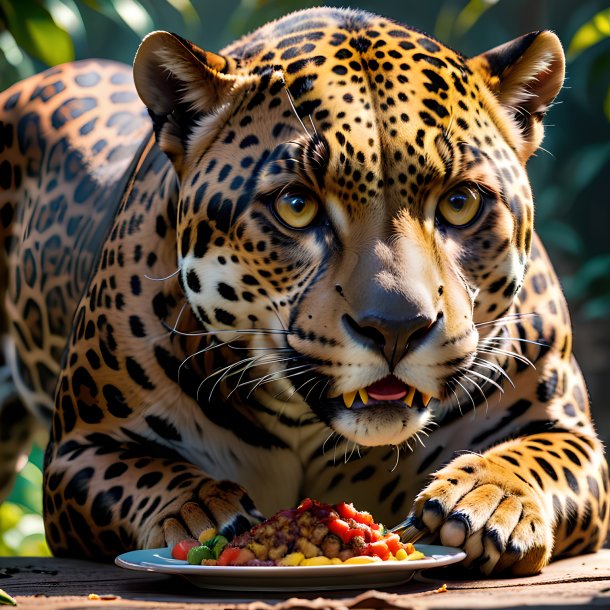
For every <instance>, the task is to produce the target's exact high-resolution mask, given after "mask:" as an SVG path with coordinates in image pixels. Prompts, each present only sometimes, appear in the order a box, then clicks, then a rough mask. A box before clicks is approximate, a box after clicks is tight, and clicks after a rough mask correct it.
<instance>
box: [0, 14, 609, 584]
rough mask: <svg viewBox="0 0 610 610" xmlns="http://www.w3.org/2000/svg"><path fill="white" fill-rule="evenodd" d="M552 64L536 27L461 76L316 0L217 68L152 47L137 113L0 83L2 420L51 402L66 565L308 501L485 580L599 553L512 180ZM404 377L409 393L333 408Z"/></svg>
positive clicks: (590, 487)
mask: <svg viewBox="0 0 610 610" xmlns="http://www.w3.org/2000/svg"><path fill="white" fill-rule="evenodd" d="M563 70H564V60H563V53H562V51H561V47H560V45H559V42H558V40H557V38H556V37H555V35H554V34H552V33H550V32H534V33H531V34H528V35H526V36H524V37H522V38H519V39H516V40H515V41H512V42H509V43H507V44H506V45H504V46H502V47H498V48H496V49H493V50H491V51H489V52H487V53H484V54H482V55H480V56H478V57H474V58H472V59H466V58H464V57H463V56H461V55H460V54H458V53H456V52H454V51H452V50H450V49H448V48H447V47H445V46H443V45H442V44H441V43H440V42H438V41H436V40H434V39H432V38H430V37H429V36H426V35H425V34H422V33H421V32H418V31H417V30H413V29H410V28H407V27H405V26H403V25H400V24H398V23H395V22H392V21H390V20H387V19H384V18H381V17H378V16H375V15H372V14H369V13H364V12H361V11H352V10H347V9H330V8H324V9H311V10H306V11H302V12H298V13H293V14H291V15H288V16H287V17H285V18H284V19H281V20H279V21H276V22H272V23H270V24H268V25H266V26H264V27H263V28H261V29H259V30H257V31H255V32H254V33H252V34H250V35H248V36H247V37H245V38H243V39H241V40H238V41H237V42H235V43H234V44H232V45H230V46H229V47H228V48H226V49H225V50H224V51H223V52H222V53H221V54H214V53H211V52H207V51H203V50H201V49H199V48H198V47H196V46H194V45H193V44H191V43H189V42H188V41H186V40H184V39H182V38H180V37H179V36H177V35H174V34H169V33H167V32H156V33H153V34H151V35H150V36H148V37H147V38H146V39H145V40H144V41H143V43H142V45H141V47H140V49H139V51H138V53H137V56H136V59H135V63H134V81H135V88H136V90H137V93H138V94H139V97H140V98H141V100H142V101H143V102H144V104H145V106H146V107H147V109H148V113H149V115H150V119H151V122H149V121H148V120H147V119H146V118H145V117H144V113H143V111H144V108H143V106H142V103H141V102H140V101H139V100H137V99H136V95H135V92H134V88H133V87H134V84H133V83H132V81H131V79H130V77H129V73H128V70H127V68H125V67H123V66H120V65H117V64H112V63H100V62H86V63H77V64H71V65H67V66H62V67H60V68H56V69H53V70H51V71H48V72H46V73H43V74H42V75H40V76H37V77H34V78H32V79H29V80H27V81H24V82H23V83H20V84H18V85H16V86H15V87H13V88H11V89H9V90H8V91H6V92H5V93H4V94H2V97H1V98H0V113H1V114H0V120H1V121H2V123H1V125H0V127H1V129H0V135H1V136H2V140H1V142H0V186H1V187H2V191H1V192H0V197H1V201H0V223H1V231H2V233H1V235H2V243H3V245H4V248H3V250H2V252H3V257H4V261H3V264H2V269H3V273H4V274H5V276H6V277H7V281H6V284H5V285H6V295H5V305H4V310H3V317H2V319H3V324H4V326H3V330H4V331H5V363H6V366H7V367H8V368H9V369H10V372H11V373H12V380H13V381H12V382H10V383H11V384H13V385H12V386H11V385H8V386H7V387H8V389H9V390H10V391H8V392H7V395H6V398H5V399H4V402H3V403H2V411H1V412H0V416H2V417H4V418H7V420H9V419H10V416H8V414H9V413H23V414H26V413H34V414H36V415H38V418H39V419H42V420H44V419H45V418H49V417H50V413H51V405H52V401H53V396H54V398H55V409H54V414H53V416H52V428H51V430H52V431H51V440H50V444H49V448H48V451H47V455H46V465H45V501H44V505H45V506H44V508H45V522H46V528H47V535H48V540H49V543H50V545H51V548H52V549H53V551H54V552H55V553H57V554H60V555H80V556H93V557H96V558H99V557H112V556H113V555H114V554H116V553H118V552H121V551H124V550H125V549H130V548H137V547H155V546H161V545H164V544H166V543H171V542H172V541H174V540H175V539H176V538H178V537H181V536H186V535H187V534H189V533H190V534H194V535H197V534H198V533H199V532H200V531H201V530H202V529H203V528H204V527H208V526H209V525H215V526H217V527H219V529H220V530H221V531H223V532H224V533H226V534H228V535H231V534H232V533H234V532H238V531H242V530H244V529H245V528H247V527H249V525H250V524H251V523H254V522H256V521H257V520H258V519H260V518H261V513H262V514H270V513H272V512H274V511H275V510H277V509H279V508H281V507H287V506H291V505H294V504H295V503H296V502H297V501H298V500H299V499H300V498H301V497H303V496H305V495H310V496H313V497H316V498H319V499H320V500H323V501H338V500H342V499H347V500H352V501H354V502H355V503H356V504H357V505H358V506H359V507H362V508H366V509H369V510H371V511H372V512H373V513H374V514H375V515H376V516H377V517H378V518H380V519H381V520H383V521H384V522H386V523H388V524H393V523H397V522H399V521H401V520H402V519H404V517H405V516H406V515H407V514H410V515H411V518H410V524H411V525H410V530H409V531H410V532H420V533H425V534H427V535H428V536H429V537H430V538H431V539H434V538H437V539H440V540H441V541H442V542H444V543H448V544H454V545H458V546H463V547H464V548H465V549H466V550H467V552H468V559H467V563H468V564H470V565H472V566H474V567H476V568H478V569H480V570H481V571H483V572H485V573H490V572H492V571H494V570H496V571H506V570H510V571H512V572H513V573H516V574H524V573H534V572H536V571H539V570H540V569H541V568H542V567H543V566H544V565H545V564H546V563H547V562H548V561H549V560H550V559H551V557H555V556H559V555H563V554H576V553H582V552H586V551H591V550H594V549H596V548H598V547H599V546H600V545H601V544H602V542H603V541H604V538H605V535H606V530H607V527H608V481H607V467H606V463H605V460H604V456H603V449H602V447H601V444H600V442H599V440H598V439H597V436H596V434H595V431H594V427H593V423H592V421H591V417H590V412H589V404H588V399H587V392H586V388H585V385H584V382H583V380H582V377H581V374H580V371H579V369H578V366H577V364H576V362H575V360H574V358H573V356H572V353H571V329H570V321H569V316H568V312H567V308H566V304H565V301H564V298H563V296H562V293H561V289H560V286H559V284H558V281H557V278H556V277H555V274H554V272H553V269H552V266H551V264H550V262H549V261H548V259H547V257H546V254H545V252H544V250H543V247H542V245H541V244H540V242H539V240H538V238H537V237H536V235H535V233H534V230H533V204H532V193H531V189H530V186H529V182H528V179H527V174H526V171H525V165H526V162H527V160H528V158H529V157H530V156H531V155H532V154H533V153H534V151H535V150H536V149H537V148H538V146H539V144H540V141H541V139H542V135H543V128H542V118H543V116H544V114H545V112H546V111H547V109H548V107H549V106H550V104H551V103H552V101H553V99H554V97H555V95H556V94H557V92H558V91H559V89H560V87H561V83H562V80H563ZM459 188H466V189H468V192H469V193H475V194H476V197H477V198H478V200H479V201H480V205H479V207H478V212H477V213H476V215H474V216H473V217H472V218H470V219H469V221H468V222H467V223H464V224H463V225H460V226H457V225H456V224H455V223H454V224H451V223H449V222H448V221H447V220H446V218H445V217H444V216H442V215H441V214H439V206H440V203H439V202H440V201H442V200H443V198H445V197H447V196H448V195H451V194H452V193H455V192H456V189H459ZM460 192H462V191H460ZM473 196H474V195H473ZM282 197H288V200H289V201H292V202H295V201H296V205H297V208H298V209H301V208H302V207H303V206H314V207H313V208H311V209H314V210H316V212H315V216H314V217H313V220H311V221H310V222H308V224H307V226H305V227H302V228H294V226H292V225H290V224H289V223H287V222H286V221H285V220H283V219H282V218H281V217H280V215H279V212H278V207H277V205H278V201H279V200H280V199H281V198H282ZM295 209H296V208H295ZM66 341H67V345H66ZM64 348H65V350H64ZM62 353H63V355H62ZM390 374H392V375H393V376H394V378H396V379H399V380H400V382H401V383H403V384H406V386H405V387H409V388H413V389H414V390H417V392H416V393H415V396H416V398H415V399H412V401H413V402H412V406H411V407H407V406H406V405H405V404H404V403H398V402H396V401H380V400H376V399H375V400H370V401H369V403H368V404H366V405H365V404H364V399H362V402H358V401H357V402H356V405H355V406H354V407H352V408H351V409H348V408H347V407H346V405H345V403H344V401H343V400H342V399H341V395H342V394H345V393H347V394H350V393H351V394H353V393H354V392H356V391H358V390H360V389H363V388H366V387H369V386H371V384H374V383H375V382H378V381H379V380H380V379H382V378H385V377H387V376H388V375H390ZM56 379H57V380H58V381H57V385H55V380H56ZM13 386H14V387H13ZM425 396H431V397H432V399H431V401H430V402H429V404H428V405H427V406H425V403H426V402H427V399H425V398H424V397H425ZM25 417H26V416H25V415H24V416H23V417H21V416H20V417H15V418H13V419H14V421H11V429H14V430H15V431H16V430H18V429H19V426H21V429H22V430H24V432H23V433H21V434H16V435H11V436H10V438H11V439H12V441H11V444H10V453H11V456H12V458H11V459H12V460H13V461H15V460H16V459H17V455H18V454H19V452H20V451H21V450H22V449H23V448H24V447H26V446H27V444H28V442H29V441H30V431H31V428H32V426H24V425H23V422H24V418H25ZM27 417H30V416H27ZM7 436H8V435H7ZM6 463H7V464H9V462H8V461H7V462H6ZM9 465H10V464H9ZM10 476H12V472H11V469H10V468H9V469H8V470H6V471H5V473H4V477H5V478H9V477H10ZM245 490H247V492H246V491H245ZM259 511H260V512H259Z"/></svg>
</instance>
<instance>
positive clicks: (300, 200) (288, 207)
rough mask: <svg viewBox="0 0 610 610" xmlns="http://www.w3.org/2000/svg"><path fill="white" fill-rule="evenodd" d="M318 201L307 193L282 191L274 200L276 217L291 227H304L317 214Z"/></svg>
mask: <svg viewBox="0 0 610 610" xmlns="http://www.w3.org/2000/svg"><path fill="white" fill-rule="evenodd" d="M319 207H320V206H319V205H318V202H317V201H316V200H315V199H314V198H313V197H311V196H308V195H297V194H294V193H284V194H283V195H281V196H280V197H278V198H277V199H276V200H275V203H274V210H275V213H276V215H277V217H278V218H279V219H280V220H281V221H282V222H283V223H284V224H285V225H287V226H289V227H290V228H292V229H305V228H306V227H308V226H309V225H310V224H311V223H312V222H313V221H314V220H315V218H316V216H317V215H318V208H319Z"/></svg>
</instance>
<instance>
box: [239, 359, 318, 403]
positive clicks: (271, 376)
mask: <svg viewBox="0 0 610 610" xmlns="http://www.w3.org/2000/svg"><path fill="white" fill-rule="evenodd" d="M304 368H306V369H309V370H313V369H314V368H315V366H314V365H313V364H300V365H298V366H293V367H289V368H287V369H284V370H282V371H277V372H274V373H269V374H268V375H265V376H264V377H261V378H260V379H259V380H258V383H256V385H255V386H254V387H253V388H252V389H251V390H250V391H249V392H248V394H247V395H246V398H247V399H248V398H250V396H251V395H252V392H254V391H255V390H256V389H257V388H258V387H260V386H261V385H263V384H265V383H269V382H271V381H282V380H283V379H290V378H291V377H295V376H296V375H301V374H302V373H303V371H301V372H300V373H293V374H292V375H284V376H282V377H274V375H277V374H279V373H288V372H289V371H295V370H299V369H304ZM250 383H251V381H246V382H244V384H243V385H248V384H250Z"/></svg>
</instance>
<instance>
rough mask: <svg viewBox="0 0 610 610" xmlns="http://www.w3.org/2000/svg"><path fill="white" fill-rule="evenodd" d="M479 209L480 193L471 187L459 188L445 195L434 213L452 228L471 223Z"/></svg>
mask: <svg viewBox="0 0 610 610" xmlns="http://www.w3.org/2000/svg"><path fill="white" fill-rule="evenodd" d="M480 208H481V193H480V192H479V191H478V189H476V188H474V187H472V186H459V187H457V188H455V189H453V190H452V191H449V192H448V193H445V194H444V195H443V196H442V197H441V199H440V201H439V202H438V206H437V208H436V211H437V213H438V214H440V216H441V217H442V220H443V221H444V222H446V223H447V224H450V225H453V226H454V227H464V226H466V225H467V224H468V223H470V222H472V221H473V220H474V219H475V218H476V216H477V213H478V212H479V209H480Z"/></svg>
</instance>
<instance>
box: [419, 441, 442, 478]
mask: <svg viewBox="0 0 610 610" xmlns="http://www.w3.org/2000/svg"><path fill="white" fill-rule="evenodd" d="M443 449H444V445H438V446H437V447H435V449H434V450H433V451H431V452H430V453H429V454H428V455H427V456H426V457H425V458H424V459H423V460H422V463H421V464H420V465H419V467H418V468H417V474H422V473H424V472H427V471H428V469H429V468H430V466H432V464H434V462H435V461H436V459H437V458H438V456H439V455H440V454H441V453H442V451H443Z"/></svg>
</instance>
